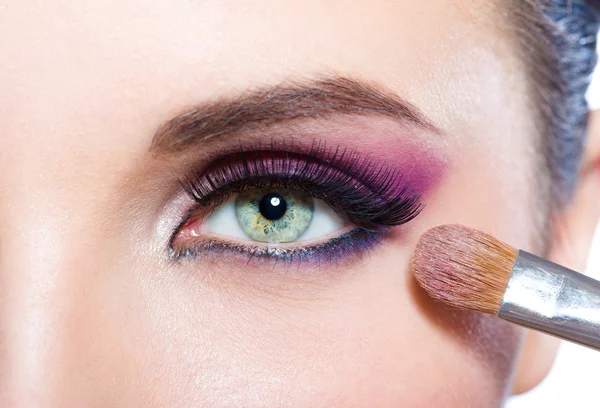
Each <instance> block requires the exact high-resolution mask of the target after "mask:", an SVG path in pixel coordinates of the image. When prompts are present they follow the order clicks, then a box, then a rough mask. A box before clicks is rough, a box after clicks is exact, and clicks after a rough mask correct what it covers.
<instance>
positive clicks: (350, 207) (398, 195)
mask: <svg viewBox="0 0 600 408" xmlns="http://www.w3.org/2000/svg"><path fill="white" fill-rule="evenodd" d="M182 186H183V188H184V190H185V192H186V193H187V194H188V195H189V196H190V197H191V198H193V200H194V202H195V207H194V209H193V210H192V211H191V214H190V215H189V217H188V218H187V219H186V220H185V221H184V222H183V223H182V224H181V226H180V227H179V228H178V230H177V231H176V233H175V235H174V237H173V239H172V242H171V249H172V252H173V256H174V257H175V258H186V257H197V256H199V255H201V254H213V255H214V254H218V255H219V256H221V255H226V254H228V255H232V256H245V257H248V258H250V259H253V258H254V259H260V258H271V259H277V260H285V261H289V262H292V261H295V260H303V261H311V260H318V261H319V262H321V261H323V260H330V259H333V258H340V257H343V256H346V255H349V254H353V255H356V254H359V253H361V252H363V251H365V250H368V249H369V248H372V247H373V246H374V245H376V244H377V243H378V242H380V240H381V238H382V237H384V236H385V234H386V232H387V231H388V230H389V228H390V227H392V226H395V225H402V224H405V223H407V222H409V221H410V220H412V219H413V218H414V217H416V216H417V215H418V214H419V212H420V211H421V209H422V208H423V204H422V203H421V201H420V196H419V194H418V193H417V192H416V191H414V189H412V188H411V185H410V182H409V180H406V179H404V177H403V175H402V174H401V173H400V172H399V171H396V170H394V169H392V168H390V167H389V166H388V165H386V164H385V163H381V162H379V161H376V160H372V159H371V158H369V157H361V156H360V155H359V154H358V153H357V152H356V151H355V150H350V149H342V148H340V147H335V148H329V147H327V146H325V145H323V144H320V143H313V145H312V146H311V147H310V149H308V150H306V149H302V148H298V147H294V146H283V147H278V146H274V145H271V146H268V147H266V148H265V147H261V146H258V147H257V146H255V147H252V148H250V149H242V150H240V151H237V152H232V153H227V154H224V155H221V156H219V157H217V158H216V159H214V160H212V161H211V163H210V164H208V165H207V166H205V167H204V168H201V169H197V170H195V171H194V172H192V173H191V174H189V175H188V176H187V177H185V178H184V179H183V180H182Z"/></svg>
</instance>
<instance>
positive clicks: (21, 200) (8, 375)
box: [0, 141, 93, 407]
mask: <svg viewBox="0 0 600 408" xmlns="http://www.w3.org/2000/svg"><path fill="white" fill-rule="evenodd" d="M69 154H70V153H69V152H68V150H65V152H64V153H63V154H62V155H56V154H48V152H44V150H43V149H37V150H36V149H32V148H31V146H27V143H26V141H24V142H23V144H22V145H19V144H14V145H13V146H12V150H9V149H7V150H5V151H4V152H3V153H0V406H2V407H5V406H6V407H10V406H19V407H20V406H36V407H37V406H40V407H42V406H60V403H59V402H58V401H56V396H57V395H62V396H63V397H64V396H65V395H67V394H72V392H71V391H69V388H71V387H76V385H77V383H78V382H79V381H81V371H82V370H81V365H80V363H78V361H82V360H84V357H85V356H82V355H80V354H81V353H82V351H83V350H85V349H84V347H82V344H85V342H86V338H89V335H90V334H91V332H90V330H89V327H90V326H87V328H86V326H85V324H83V325H82V324H81V322H85V319H86V316H87V315H88V314H89V312H90V310H92V309H93V307H92V306H91V303H90V301H89V300H86V287H88V286H89V285H90V284H91V282H90V281H89V280H87V281H86V279H85V277H86V276H87V277H89V276H91V275H93V273H92V271H89V270H86V269H89V265H90V264H89V263H86V259H85V253H82V251H81V248H82V247H88V248H89V247H90V245H92V243H90V242H86V235H85V234H84V233H83V232H84V231H85V222H86V220H87V219H89V216H90V211H93V210H90V208H89V206H85V205H77V202H78V200H80V198H79V197H78V196H79V193H78V191H79V190H80V187H81V185H80V183H79V182H78V180H77V177H75V174H74V173H76V171H75V169H72V168H68V167H67V166H65V163H68V162H70V161H72V160H70V159H69ZM79 164H80V163H79ZM79 170H80V171H84V172H85V171H86V169H85V167H84V166H82V167H80V168H79ZM66 180H69V182H66ZM86 331H87V333H86ZM63 397H61V398H63ZM52 401H54V402H52ZM63 406H64V405H63Z"/></svg>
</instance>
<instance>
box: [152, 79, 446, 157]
mask: <svg viewBox="0 0 600 408" xmlns="http://www.w3.org/2000/svg"><path fill="white" fill-rule="evenodd" d="M333 115H362V116H372V115H378V116H385V117H388V118H391V119H393V120H396V121H400V122H402V123H403V124H408V125H413V126H417V127H420V128H423V129H426V130H429V131H431V132H434V133H441V132H440V130H439V129H438V128H437V127H436V126H435V125H434V124H433V123H432V122H431V121H430V120H428V119H427V118H426V117H425V116H424V115H423V114H422V113H421V112H420V111H419V110H418V109H417V108H416V107H415V106H413V105H412V104H410V103H409V102H407V101H405V100H403V99H402V98H400V97H399V96H398V95H396V94H395V93H393V92H392V91H390V90H388V89H386V88H384V87H383V86H381V85H378V84H374V83H371V82H366V81H362V80H357V79H352V78H346V77H341V76H327V77H323V78H320V79H317V80H311V81H307V82H304V83H284V84H280V85H275V86H271V87H262V88H259V89H256V90H253V91H248V92H246V93H245V94H242V95H241V96H239V97H235V98H223V99H220V100H216V101H211V102H206V103H202V104H200V105H198V106H196V107H194V108H192V109H190V110H188V111H187V112H184V113H183V114H180V115H178V116H176V117H175V118H173V119H171V120H169V121H168V122H166V123H164V124H163V125H162V126H161V127H160V128H159V130H158V131H157V133H156V134H155V136H154V139H153V141H152V145H151V148H150V150H151V151H152V152H154V153H155V154H157V155H159V154H165V153H176V152H179V151H181V150H184V149H187V148H188V147H191V146H192V145H197V144H200V143H203V142H206V141H207V140H209V139H214V138H221V137H224V136H226V135H229V134H233V133H238V132H241V131H244V130H250V129H256V128H258V127H259V126H268V125H271V124H276V123H281V122H285V121H292V120H302V119H306V118H327V117H331V116H333Z"/></svg>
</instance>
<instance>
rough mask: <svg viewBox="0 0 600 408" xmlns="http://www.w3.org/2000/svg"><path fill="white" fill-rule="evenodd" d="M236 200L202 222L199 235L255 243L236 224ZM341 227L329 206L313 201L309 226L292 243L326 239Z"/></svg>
mask: <svg viewBox="0 0 600 408" xmlns="http://www.w3.org/2000/svg"><path fill="white" fill-rule="evenodd" d="M236 199H237V195H234V196H233V197H231V198H230V199H229V200H227V201H226V202H225V203H223V204H221V206H220V207H219V208H217V209H216V210H215V211H214V212H213V213H212V214H211V215H210V217H208V219H207V220H205V221H204V224H203V225H202V228H201V233H202V234H214V235H221V236H223V237H227V238H233V239H240V240H247V241H248V240H249V241H252V242H256V241H254V240H252V239H251V238H250V237H248V235H247V234H246V233H245V232H244V230H243V229H242V227H241V226H240V223H239V222H238V219H237V215H236V213H235V200H236ZM343 227H344V220H343V219H342V218H341V217H340V216H339V215H338V214H337V213H336V212H335V211H333V209H332V208H331V207H330V206H329V205H327V204H326V203H325V202H324V201H323V200H317V199H314V212H313V217H312V220H311V222H310V225H309V226H308V228H307V230H306V231H305V232H304V234H302V236H300V237H298V239H297V240H296V241H293V242H294V243H301V242H302V241H316V240H318V239H319V238H324V237H327V236H329V235H331V234H333V233H334V232H336V231H339V230H341V229H342V228H343Z"/></svg>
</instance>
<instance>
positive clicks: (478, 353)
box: [408, 274, 523, 399]
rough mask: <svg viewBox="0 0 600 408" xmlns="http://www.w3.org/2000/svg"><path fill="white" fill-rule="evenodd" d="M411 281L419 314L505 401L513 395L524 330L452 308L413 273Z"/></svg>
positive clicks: (489, 316)
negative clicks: (468, 360) (512, 382)
mask: <svg viewBox="0 0 600 408" xmlns="http://www.w3.org/2000/svg"><path fill="white" fill-rule="evenodd" d="M408 279H409V282H408V287H409V293H410V295H411V296H412V298H413V300H414V303H415V304H416V306H417V308H418V310H419V312H420V313H421V314H422V315H423V316H424V317H425V318H426V319H427V321H428V322H429V324H430V325H431V326H432V327H434V328H435V330H436V331H439V332H441V334H442V335H443V336H444V338H446V339H448V341H450V342H452V343H455V345H456V346H457V347H459V348H460V349H462V350H463V352H464V354H465V355H466V356H469V358H470V359H471V360H473V362H474V363H475V364H477V365H478V366H479V369H480V370H481V372H482V373H483V375H486V376H487V377H489V378H490V379H491V380H493V382H494V383H495V384H497V386H496V387H497V388H498V390H497V393H500V395H499V397H501V398H502V399H504V398H505V397H506V396H507V394H508V393H509V392H510V380H511V378H512V374H513V371H514V369H515V363H516V357H517V355H518V351H519V349H520V346H521V343H522V339H523V331H522V330H521V329H519V328H518V327H517V326H515V325H513V324H511V323H508V322H506V321H504V320H502V319H500V318H498V317H496V316H492V315H487V314H482V313H476V312H471V311H462V310H456V309H451V308H450V307H448V306H446V305H445V304H442V303H440V302H437V301H435V300H433V299H431V298H430V297H429V296H428V295H427V294H426V293H425V291H424V290H423V289H422V288H421V287H420V286H419V285H418V283H417V281H416V279H415V278H414V277H413V276H412V274H409V275H408Z"/></svg>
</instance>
